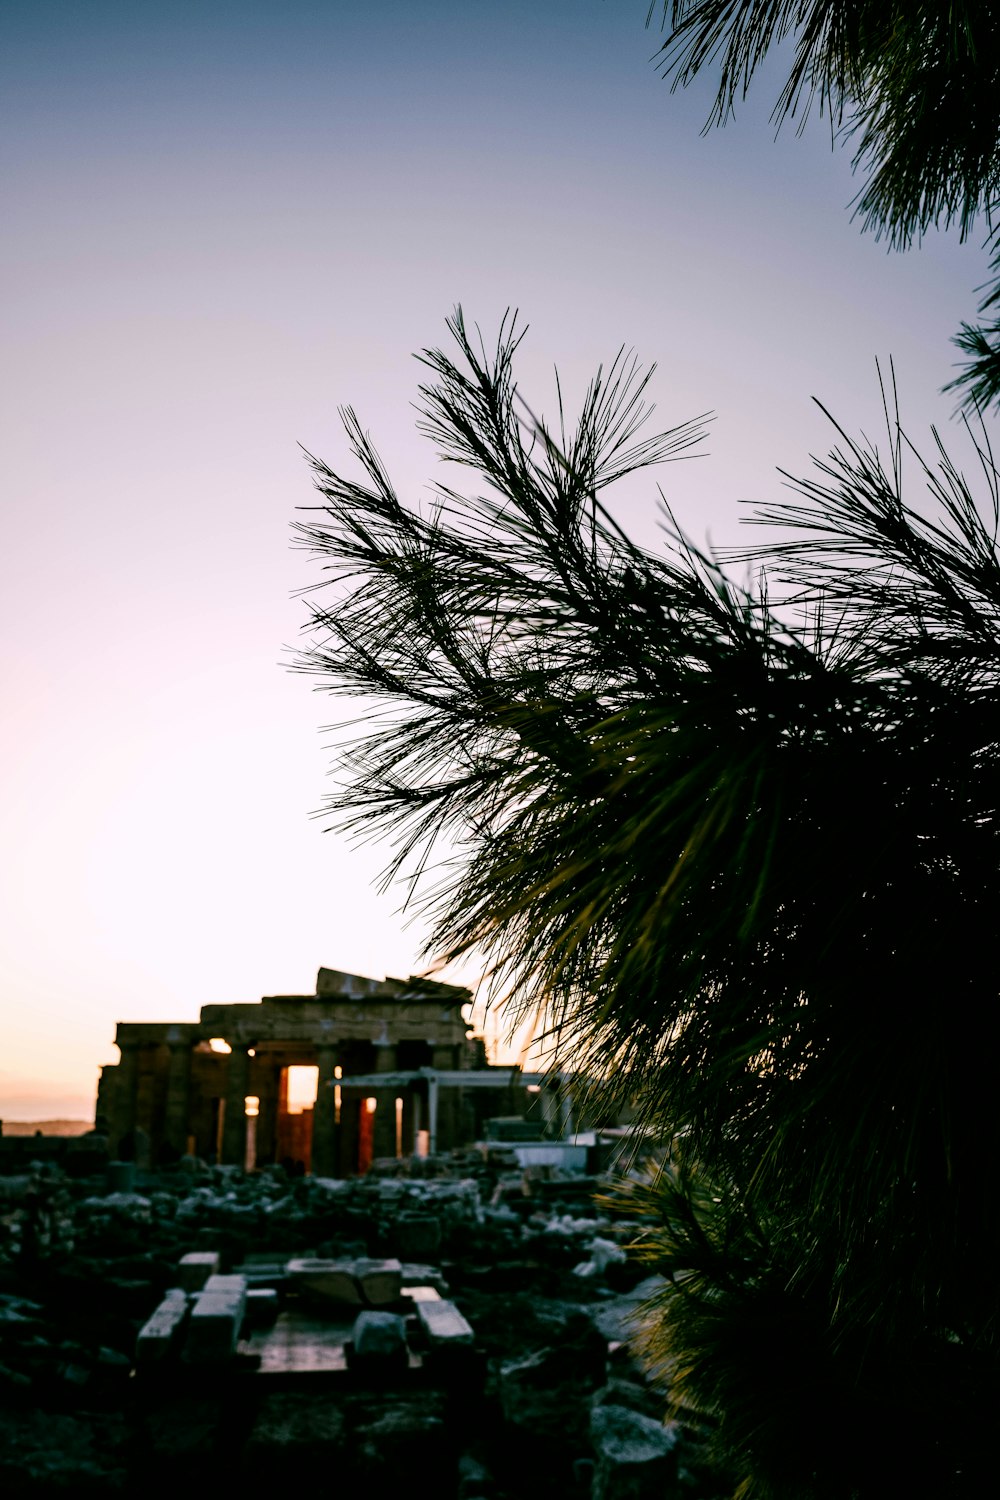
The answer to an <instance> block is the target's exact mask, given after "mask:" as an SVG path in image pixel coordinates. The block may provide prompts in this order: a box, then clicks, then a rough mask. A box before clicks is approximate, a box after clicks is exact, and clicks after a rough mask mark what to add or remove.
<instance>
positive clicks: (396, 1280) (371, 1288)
mask: <svg viewBox="0 0 1000 1500" xmlns="http://www.w3.org/2000/svg"><path fill="white" fill-rule="evenodd" d="M355 1264H356V1268H357V1269H356V1272H355V1274H356V1276H357V1280H358V1286H359V1287H360V1288H361V1293H362V1296H363V1297H364V1300H365V1301H366V1302H367V1303H368V1305H369V1307H386V1306H388V1305H389V1304H390V1303H392V1302H398V1301H399V1298H400V1295H401V1293H402V1290H403V1267H402V1265H401V1263H400V1262H399V1261H398V1260H359V1261H357V1262H356V1263H355Z"/></svg>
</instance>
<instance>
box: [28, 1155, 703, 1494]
mask: <svg viewBox="0 0 1000 1500" xmlns="http://www.w3.org/2000/svg"><path fill="white" fill-rule="evenodd" d="M515 1149H516V1148H515V1147H514V1146H512V1145H505V1144H497V1143H490V1142H484V1143H480V1144H479V1145H478V1146H475V1147H472V1148H468V1149H465V1150H461V1151H456V1152H453V1153H450V1154H447V1155H443V1154H440V1153H439V1154H436V1155H435V1156H433V1157H431V1156H428V1157H426V1158H414V1157H410V1158H406V1159H403V1160H399V1159H397V1158H395V1157H389V1158H385V1159H381V1160H378V1159H377V1160H376V1161H375V1162H373V1164H372V1168H371V1170H370V1171H369V1172H368V1173H367V1174H366V1175H365V1176H357V1177H354V1178H347V1179H336V1178H323V1177H319V1176H316V1175H310V1176H300V1175H296V1174H290V1173H289V1172H288V1171H287V1170H286V1169H285V1168H283V1167H280V1166H276V1165H269V1166H267V1167H264V1168H262V1169H259V1170H258V1171H256V1172H254V1173H247V1172H245V1171H244V1170H242V1169H241V1168H240V1167H238V1166H235V1165H228V1166H227V1165H215V1166H212V1165H209V1164H207V1163H205V1162H204V1161H203V1160H201V1159H200V1158H196V1157H184V1158H181V1159H180V1160H178V1161H177V1162H176V1163H174V1164H172V1165H170V1166H167V1167H163V1168H159V1169H136V1168H135V1167H134V1164H130V1165H131V1181H129V1180H128V1179H129V1174H128V1173H124V1172H123V1171H122V1169H121V1165H120V1164H116V1165H115V1169H114V1170H111V1169H107V1170H106V1171H105V1174H104V1175H103V1176H100V1177H90V1178H88V1177H78V1178H72V1177H69V1176H67V1175H66V1174H65V1173H62V1172H61V1171H60V1170H59V1169H58V1168H55V1167H53V1166H51V1165H46V1164H37V1165H36V1166H35V1167H33V1168H31V1169H30V1170H29V1171H28V1172H27V1173H25V1174H22V1175H21V1176H17V1177H7V1178H0V1488H2V1492H3V1494H4V1495H5V1496H7V1495H11V1496H16V1495H40V1496H41V1495H50V1494H53V1495H54V1494H57V1493H58V1494H60V1495H66V1494H72V1495H74V1496H76V1495H82V1496H86V1495H90V1494H94V1495H97V1494H98V1493H99V1494H100V1495H102V1496H108V1495H112V1496H113V1495H116V1494H120V1495H133V1494H135V1495H138V1494H143V1495H145V1494H146V1493H147V1492H148V1491H149V1490H150V1489H151V1488H153V1489H156V1490H157V1492H158V1493H159V1492H163V1490H164V1489H165V1488H166V1490H167V1491H168V1492H169V1491H170V1490H171V1489H175V1490H177V1491H178V1492H180V1490H181V1488H182V1487H184V1486H191V1487H193V1486H194V1485H195V1483H197V1484H198V1486H199V1488H203V1487H205V1486H206V1485H208V1486H211V1487H213V1488H218V1489H219V1490H220V1492H227V1491H228V1488H229V1487H230V1486H232V1485H245V1484H254V1485H257V1484H261V1483H264V1484H267V1485H273V1484H279V1483H285V1484H292V1485H298V1484H307V1485H308V1486H309V1488H310V1493H311V1494H314V1495H323V1494H330V1495H331V1496H333V1495H334V1494H340V1493H342V1492H343V1489H344V1486H345V1485H356V1486H358V1487H359V1489H358V1493H360V1494H363V1495H364V1496H366V1497H369V1500H376V1497H382V1496H386V1497H388V1496H389V1495H393V1496H399V1495H400V1494H401V1493H408V1492H409V1491H410V1490H411V1489H414V1488H416V1489H417V1491H418V1492H419V1493H421V1494H422V1493H430V1494H433V1495H435V1496H438V1497H443V1500H533V1497H536V1496H537V1497H542V1496H543V1495H544V1496H546V1500H547V1497H548V1496H549V1495H550V1494H552V1493H558V1494H559V1495H560V1496H565V1497H568V1500H647V1497H648V1500H654V1497H655V1500H670V1497H680V1496H685V1497H688V1500H710V1497H713V1496H721V1495H724V1494H725V1493H726V1492H727V1491H726V1487H725V1484H724V1482H723V1480H722V1479H721V1478H720V1476H719V1475H718V1474H716V1473H715V1472H714V1471H713V1470H712V1468H711V1466H710V1464H709V1463H708V1462H707V1459H706V1456H705V1455H706V1449H705V1438H706V1433H707V1428H706V1425H705V1422H704V1420H702V1419H700V1418H696V1417H695V1416H694V1415H693V1414H690V1413H688V1414H684V1413H681V1414H679V1415H678V1414H676V1413H675V1414H674V1416H673V1418H672V1419H671V1420H667V1419H666V1414H667V1409H668V1403H669V1391H668V1390H667V1389H664V1388H663V1387H662V1386H657V1385H656V1384H655V1383H652V1384H651V1383H650V1381H649V1380H647V1378H646V1376H645V1375H644V1373H643V1371H642V1369H641V1368H640V1366H639V1364H638V1363H637V1362H636V1360H635V1359H634V1357H633V1355H632V1353H631V1349H630V1343H629V1340H630V1330H631V1328H632V1327H633V1324H634V1320H635V1319H636V1317H637V1316H639V1315H640V1314H639V1312H638V1310H639V1309H640V1308H641V1305H642V1303H643V1301H644V1300H645V1299H646V1298H647V1297H648V1296H650V1295H651V1294H653V1293H654V1292H655V1289H656V1284H657V1281H656V1278H648V1277H647V1275H646V1268H645V1267H643V1266H642V1264H641V1263H639V1262H637V1261H636V1260H635V1258H634V1257H633V1255H632V1254H631V1253H630V1251H629V1249H628V1245H629V1242H630V1240H631V1237H632V1235H633V1233H634V1230H633V1227H632V1226H631V1225H630V1224H628V1223H626V1222H620V1221H617V1220H615V1219H614V1218H613V1217H612V1216H610V1214H609V1210H608V1208H607V1206H606V1204H605V1203H604V1202H603V1200H600V1199H599V1200H598V1201H596V1202H595V1192H597V1191H598V1190H599V1189H600V1187H601V1183H600V1181H599V1179H597V1178H595V1177H593V1176H589V1175H586V1174H582V1173H579V1172H577V1173H572V1174H571V1173H567V1172H565V1171H562V1170H560V1169H559V1168H558V1167H554V1166H544V1165H541V1166H539V1165H535V1166H529V1167H527V1168H525V1167H523V1166H521V1165H520V1164H519V1163H518V1161H517V1157H516V1154H515Z"/></svg>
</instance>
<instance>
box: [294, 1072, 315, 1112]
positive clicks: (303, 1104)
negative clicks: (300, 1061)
mask: <svg viewBox="0 0 1000 1500" xmlns="http://www.w3.org/2000/svg"><path fill="white" fill-rule="evenodd" d="M287 1071H288V1113H289V1114H290V1115H300V1114H301V1113H302V1111H303V1110H305V1109H312V1107H313V1105H314V1104H315V1103H316V1091H317V1089H318V1088H319V1068H316V1067H311V1068H310V1067H298V1066H296V1067H291V1068H289V1069H288V1070H287Z"/></svg>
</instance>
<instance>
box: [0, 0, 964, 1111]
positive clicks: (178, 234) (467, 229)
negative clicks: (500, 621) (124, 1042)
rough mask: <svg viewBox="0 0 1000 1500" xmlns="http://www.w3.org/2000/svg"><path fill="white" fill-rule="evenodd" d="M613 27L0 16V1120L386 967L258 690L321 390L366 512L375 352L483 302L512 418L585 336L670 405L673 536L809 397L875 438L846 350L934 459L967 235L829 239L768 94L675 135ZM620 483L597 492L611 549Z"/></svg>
mask: <svg viewBox="0 0 1000 1500" xmlns="http://www.w3.org/2000/svg"><path fill="white" fill-rule="evenodd" d="M646 11H647V0H421V4H419V5H414V4H413V3H412V0H379V3H372V0H281V3H278V0H258V3H253V0H213V3H211V4H206V3H205V0H200V3H192V0H174V3H171V4H170V5H154V4H152V3H151V0H130V3H127V4H126V3H124V0H4V3H3V5H2V6H0V100H2V105H0V111H2V118H0V151H2V156H3V165H2V171H3V180H4V194H3V197H4V205H5V211H4V215H3V219H4V223H3V227H2V228H0V285H2V286H3V288H4V294H3V308H2V318H3V334H2V349H3V356H2V384H3V390H2V401H0V413H2V416H0V420H2V423H3V427H4V433H3V443H2V447H0V451H2V457H0V465H2V475H0V478H2V489H0V494H2V505H0V676H2V692H3V703H4V708H5V712H4V722H3V733H2V737H0V827H2V829H3V850H4V857H3V861H2V866H0V885H2V892H0V1044H2V1045H0V1119H3V1118H6V1119H8V1120H32V1119H44V1118H52V1117H70V1118H79V1119H87V1118H92V1115H93V1102H94V1094H95V1089H96V1082H97V1076H98V1069H99V1066H100V1065H101V1064H103V1063H108V1062H114V1061H116V1060H117V1050H116V1048H115V1046H114V1029H115V1023H116V1022H117V1021H119V1020H128V1021H143V1020H150V1021H156V1020H194V1019H196V1018H197V1015H198V1012H199V1010H200V1008H201V1006H203V1005H205V1004H208V1003H219V1002H243V1003H246V1002H251V1001H254V1000H256V999H258V998H259V997H260V996H261V995H265V994H276V993H286V994H288V993H311V992H312V991H313V988H314V983H315V974H316V970H317V968H318V967H319V966H320V965H325V966H327V967H331V968H337V969H345V970H348V971H353V972H357V973H361V974H368V975H373V976H375V977H381V976H383V975H385V974H393V975H406V974H409V973H411V972H415V971H417V970H418V969H420V968H421V967H423V966H425V965H426V962H427V960H426V958H424V957H422V956H421V949H422V945H423V942H424V939H425V936H426V933H425V930H424V929H423V928H422V926H421V925H420V922H419V920H415V919H413V918H412V917H409V916H408V915H407V914H406V913H403V912H401V909H400V908H401V903H402V895H403V893H402V892H401V891H398V890H397V891H389V892H380V891H379V890H378V889H377V887H376V884H375V882H376V880H377V876H378V874H379V871H380V869H381V868H382V866H383V864H384V863H385V861H386V859H387V858H388V850H387V849H386V848H385V847H384V846H383V847H381V848H379V847H377V846H375V847H372V846H366V847H363V848H360V849H359V848H356V847H353V846H352V845H351V844H350V843H349V842H348V841H347V840H346V838H345V837H344V836H342V835H340V834H338V833H337V832H336V831H330V830H329V828H328V821H329V820H328V819H324V818H322V817H317V816H316V813H317V810H318V809H319V808H320V807H321V805H322V803H323V800H324V798H325V797H326V795H327V794H328V792H329V791H330V785H331V784H330V781H329V779H328V772H329V766H330V761H331V754H330V749H329V745H330V734H329V733H326V734H325V735H324V733H323V727H324V726H327V725H330V724H332V723H335V722H336V721H337V719H338V716H342V715H344V714H345V713H346V712H347V710H346V709H345V708H344V707H342V706H341V705H339V704H338V703H336V702H334V701H333V700H332V699H331V698H329V697H328V696H324V695H322V694H319V695H318V694H317V693H315V692H313V691H311V686H312V685H311V683H310V681H309V679H307V678H304V677H302V676H298V675H296V674H294V673H293V672H291V671H290V670H289V662H290V660H291V652H292V650H293V649H294V647H295V645H296V642H297V640H298V638H299V632H300V630H301V628H302V626H303V624H304V621H305V606H304V604H303V602H302V600H301V599H300V598H297V597H296V591H297V590H300V589H302V588H303V587H305V586H306V585H307V584H309V583H310V582H312V581H313V580H314V579H315V577H316V576H317V575H316V564H315V563H314V562H312V561H311V560H310V559H309V558H308V556H307V555H306V554H305V553H303V552H302V551H301V550H296V549H295V548H294V547H293V546H292V545H291V540H290V535H291V534H290V523H291V522H292V521H294V520H295V519H296V515H297V507H299V506H304V505H309V504H310V503H311V499H312V491H311V489H310V480H309V474H308V471H307V468H306V465H305V463H304V461H303V458H302V453H301V448H300V446H299V445H302V446H303V447H305V448H306V449H308V450H310V451H311V452H313V453H316V454H318V455H320V456H321V457H323V458H324V459H325V460H326V461H327V462H328V463H329V464H330V465H331V466H332V467H333V468H335V469H336V468H338V467H341V468H348V469H349V468H350V465H351V460H350V458H349V455H348V451H347V445H346V442H345V439H344V437H343V432H342V429H341V426H340V422H339V418H338V415H337V413H338V407H340V406H342V405H345V404H350V405H352V406H354V407H355V409H356V410H357V412H358V414H359V416H360V419H361V421H362V423H363V425H364V426H365V427H366V428H367V429H368V430H369V431H370V432H371V434H372V436H373V438H374V440H375V442H376V446H377V447H378V448H379V450H380V451H381V453H382V455H383V457H384V459H385V461H386V464H387V466H388V468H389V472H390V474H391V475H392V477H393V479H394V481H395V483H396V486H397V488H398V490H399V491H400V493H401V494H403V495H404V496H406V495H409V496H412V497H414V498H415V499H419V498H420V497H421V496H422V495H424V494H426V492H427V487H428V485H429V484H430V483H431V482H433V481H434V480H435V479H439V478H441V477H448V478H449V482H451V483H454V482H455V477H454V475H449V476H443V475H442V473H441V470H440V468H439V466H438V464H437V462H436V458H435V454H434V452H433V450H432V449H431V448H430V447H429V446H428V444H427V442H426V440H425V439H423V438H421V437H419V435H418V434H417V433H416V432H415V428H414V422H415V413H414V411H413V407H412V402H413V401H414V399H415V396H416V387H417V384H418V382H419V379H420V369H419V366H418V365H417V364H416V363H415V362H414V360H413V358H412V355H413V352H414V351H417V350H419V349H421V348H424V347H426V346H433V345H440V344H442V343H443V342H444V341H445V340H446V337H447V335H446V330H445V326H444V320H445V318H446V316H447V315H448V314H449V313H450V312H451V310H452V308H453V307H454V306H455V304H456V303H461V304H462V305H463V307H464V309H465V313H466V316H467V318H468V319H469V320H470V321H473V322H477V323H479V325H480V326H481V328H482V329H483V332H484V334H485V335H486V336H487V338H489V337H491V336H492V335H493V334H495V331H496V329H497V327H498V326H499V322H500V319H501V317H502V316H503V313H504V311H505V309H506V308H508V307H516V308H518V309H520V313H521V316H522V318H523V320H524V322H526V323H527V324H528V325H529V333H528V336H527V339H526V340H525V343H524V344H523V345H522V358H521V366H520V368H521V376H522V380H523V389H524V391H525V393H526V395H527V397H528V399H529V402H530V404H531V405H532V407H533V408H534V409H535V410H536V411H537V410H541V411H542V412H543V413H545V412H546V411H551V410H552V409H553V402H552V389H553V387H552V369H553V366H554V365H558V367H559V370H560V374H561V375H562V376H563V378H564V381H565V383H566V385H567V386H568V388H569V390H570V392H571V393H572V392H573V391H577V392H582V389H583V388H584V386H585V384H586V381H587V380H588V379H589V377H590V375H591V373H592V372H593V370H594V368H595V367H596V366H597V365H598V364H599V363H600V362H601V361H604V362H605V363H607V362H609V361H610V360H611V359H612V358H613V357H614V354H615V353H616V351H617V350H618V348H619V347H620V346H621V345H623V344H624V345H625V346H627V347H629V348H634V349H635V351H636V353H637V354H638V356H639V357H640V359H641V360H643V361H644V362H645V363H649V362H652V361H656V363H657V371H656V374H655V376H654V380H653V386H652V395H653V398H654V399H655V401H656V403H657V419H658V420H659V421H660V422H661V423H662V425H663V426H671V425H673V424H675V423H679V422H681V421H684V420H686V419H688V418H690V417H693V416H696V415H698V414H700V413H703V412H707V411H712V412H714V413H715V420H714V421H713V423H712V424H711V427H710V429H709V437H708V439H707V441H706V443H705V444H704V450H703V451H704V455H705V456H703V457H701V458H699V459H697V460H694V461H689V462H686V463H683V464H672V465H670V466H668V467H667V468H665V469H664V470H663V471H662V472H661V474H660V476H659V480H660V482H661V483H662V485H663V486H664V489H665V492H666V494H667V496H668V498H669V499H670V502H671V504H672V505H673V506H674V508H675V511H676V513H677V515H678V517H679V519H680V520H681V522H682V524H683V525H684V526H685V527H686V529H687V530H688V531H689V533H690V534H691V535H692V536H693V537H694V539H695V540H696V541H698V542H702V543H703V542H705V541H706V540H708V541H710V542H711V543H713V544H715V545H724V544H727V543H733V542H737V541H739V540H740V535H739V525H740V516H741V514H742V511H743V503H745V502H747V501H753V500H759V501H767V500H773V499H775V498H777V497H778V496H779V495H780V493H781V480H780V478H779V476H778V475H777V474H776V472H775V471H776V468H777V467H778V466H780V467H782V468H784V469H786V470H790V471H792V472H801V473H806V472H807V471H808V468H809V455H810V454H811V453H818V454H823V453H825V452H826V451H827V449H828V448H829V447H830V446H831V443H832V440H833V435H832V433H831V431H830V429H829V427H828V425H827V423H826V420H825V419H824V417H823V416H822V414H821V413H820V412H819V410H818V408H817V407H816V406H815V405H814V404H813V403H812V400H811V398H812V397H818V398H819V399H821V400H822V401H823V402H824V403H825V405H826V406H827V407H829V408H830V409H831V410H832V411H833V413H834V414H835V415H836V416H837V418H838V420H839V421H841V422H842V423H843V424H844V425H845V426H846V427H847V428H848V429H849V430H856V429H857V428H858V427H863V428H864V429H865V430H866V431H868V432H869V433H870V435H872V436H875V435H876V433H877V429H878V425H879V414H880V405H879V401H880V398H879V392H878V384H877V379H876V373H875V361H876V359H880V360H882V361H883V362H884V361H887V360H888V358H889V357H890V356H891V357H892V358H893V360H894V363H895V368H896V372H897V378H898V384H899V393H900V400H901V407H902V414H903V420H904V425H905V426H906V427H907V430H908V431H909V432H910V434H911V435H912V436H913V437H914V438H915V439H916V440H917V441H918V443H924V444H925V445H926V442H927V438H926V433H927V428H928V426H929V425H930V424H931V423H937V424H938V425H939V427H941V428H942V430H943V431H944V432H945V434H946V436H947V437H948V439H949V442H951V441H952V440H954V443H955V447H956V450H957V452H958V453H959V456H961V452H962V448H961V443H960V441H959V436H960V435H959V434H958V433H957V431H956V430H955V424H954V422H953V419H952V413H953V407H954V402H953V399H952V398H951V397H950V396H942V395H941V394H940V387H941V386H942V385H943V384H944V383H945V381H946V380H947V379H949V378H950V377H951V375H952V374H953V373H954V371H953V368H952V367H953V364H954V361H955V359H956V358H957V355H956V351H955V350H954V348H953V347H952V345H951V343H950V339H951V336H952V334H953V333H954V331H955V329H956V328H957V327H958V324H959V323H960V321H961V320H962V319H963V318H966V319H968V318H972V317H973V315H974V309H975V304H976V300H977V299H976V296H975V288H976V287H977V286H979V285H980V283H982V282H983V281H984V280H985V278H986V266H987V261H986V257H985V255H984V253H983V252H982V250H981V248H980V246H979V242H978V240H975V239H974V240H973V242H972V243H968V244H964V245H962V244H960V243H959V242H958V238H957V235H954V234H945V233H941V234H931V235H929V236H928V237H927V238H926V239H925V241H924V242H923V244H922V245H921V246H920V247H919V248H915V249H914V250H912V251H910V252H908V253H906V254H896V253H889V252H888V251H887V249H886V247H885V245H884V244H879V243H877V242H876V240H875V239H874V238H873V237H872V236H870V235H867V236H866V235H862V234H861V232H860V230H859V227H858V225H857V224H856V223H852V222H851V214H850V209H849V204H850V201H851V199H852V197H853V196H854V194H855V193H856V191H857V189H858V187H859V185H860V184H859V182H858V181H857V180H856V179H854V178H852V175H851V170H850V159H849V156H848V154H847V153H846V152H845V151H844V150H843V149H841V148H839V147H838V148H837V149H833V148H832V146H831V139H830V134H829V128H828V126H827V125H826V124H825V122H822V121H820V120H818V119H814V120H812V121H810V123H809V125H808V127H807V128H806V129H805V131H804V132H803V133H802V134H796V132H795V131H794V130H793V129H789V128H787V127H786V128H785V129H784V130H783V131H782V132H781V133H780V134H779V135H778V137H777V139H775V134H774V129H773V127H772V126H771V125H770V124H769V113H770V108H771V105H772V103H773V100H774V98H775V97H776V95H777V93H778V91H779V88H780V71H779V70H777V69H776V67H770V66H769V68H768V70H767V73H766V74H765V75H764V76H763V77H762V80H761V82H760V84H759V86H755V88H754V90H753V92H752V94H751V97H750V99H749V100H748V101H747V103H746V104H745V105H744V106H743V107H742V108H741V109H740V110H739V111H738V113H737V118H736V121H735V123H733V124H731V125H729V126H728V127H727V128H726V129H725V130H724V131H716V132H714V133H712V134H711V135H709V136H703V135H702V134H701V127H702V124H703V122H704V120H705V119H706V117H707V115H708V112H709V107H710V103H711V96H712V84H711V81H706V82H705V83H704V85H700V86H698V87H696V88H692V89H689V90H688V91H686V92H681V93H675V94H672V93H671V92H670V89H669V86H668V85H667V84H665V83H664V82H663V81H662V80H661V79H660V78H659V76H658V74H657V71H656V68H655V65H654V62H653V61H652V58H653V54H654V52H655V50H656V48H657V46H658V34H657V32H656V30H655V29H651V30H646V29H645V25H644V22H645V19H646ZM656 478H657V476H655V475H654V476H650V475H647V476H646V477H645V478H633V479H631V480H629V481H627V482H626V487H625V489H624V490H623V492H622V495H621V498H620V500H619V501H617V502H616V505H617V511H616V513H617V514H618V516H619V517H620V518H621V519H622V520H623V522H624V523H625V524H627V525H628V526H629V528H630V529H631V530H632V532H633V534H634V535H636V536H637V537H638V538H639V539H640V540H641V541H643V542H645V543H647V544H649V545H652V546H659V545H661V538H662V532H661V528H660V521H659V516H658V511H657V495H656V489H655V484H656ZM456 977H459V978H465V979H474V978H475V975H474V974H471V973H470V974H466V975H461V976H456ZM497 1041H498V1045H499V1044H500V1038H499V1036H498V1038H497Z"/></svg>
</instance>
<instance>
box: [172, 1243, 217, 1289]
mask: <svg viewBox="0 0 1000 1500" xmlns="http://www.w3.org/2000/svg"><path fill="white" fill-rule="evenodd" d="M218 1269H219V1252H218V1251H217V1250H192V1251H191V1253H190V1254H189V1255H182V1256H181V1258H180V1260H179V1261H178V1263H177V1280H178V1283H179V1285H180V1286H182V1287H183V1288H184V1290H185V1291H186V1292H200V1291H201V1289H202V1287H203V1286H204V1285H205V1282H206V1281H207V1280H208V1278H209V1277H210V1276H214V1275H215V1274H216V1273H217V1271H218Z"/></svg>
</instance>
